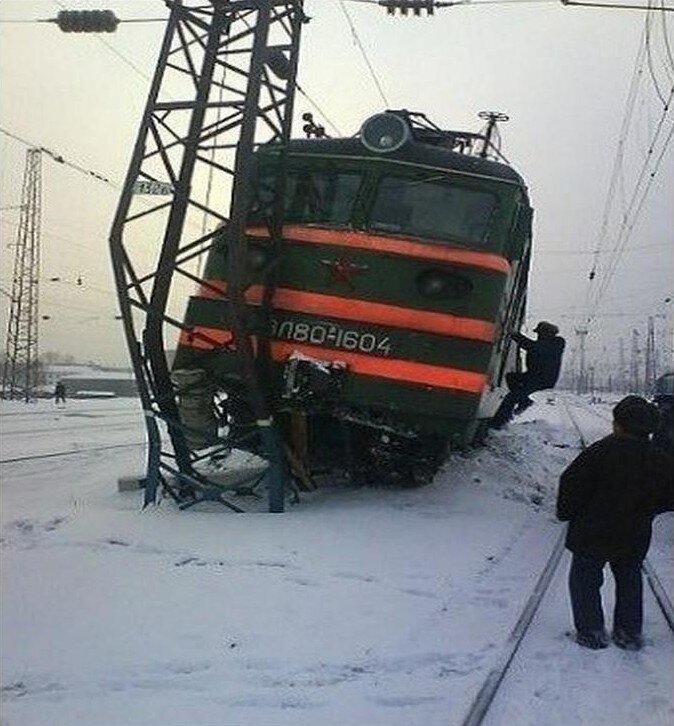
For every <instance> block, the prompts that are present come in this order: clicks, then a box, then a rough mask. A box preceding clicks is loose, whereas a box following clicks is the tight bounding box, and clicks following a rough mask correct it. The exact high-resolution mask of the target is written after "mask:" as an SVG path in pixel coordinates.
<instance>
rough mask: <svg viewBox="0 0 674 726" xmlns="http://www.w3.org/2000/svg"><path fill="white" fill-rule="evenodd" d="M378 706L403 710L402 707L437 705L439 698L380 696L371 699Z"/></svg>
mask: <svg viewBox="0 0 674 726" xmlns="http://www.w3.org/2000/svg"><path fill="white" fill-rule="evenodd" d="M373 700H374V702H375V703H378V704H379V705H380V706H388V707H389V708H403V707H404V706H421V705H422V704H424V703H437V702H438V701H441V700H442V699H441V698H438V697H437V696H391V697H386V696H380V697H378V698H375V699H373Z"/></svg>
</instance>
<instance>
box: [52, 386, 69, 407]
mask: <svg viewBox="0 0 674 726" xmlns="http://www.w3.org/2000/svg"><path fill="white" fill-rule="evenodd" d="M54 403H55V404H56V405H57V406H58V405H59V403H62V404H63V405H64V406H65V403H66V387H65V384H64V383H63V381H59V382H58V383H57V384H56V387H55V388H54Z"/></svg>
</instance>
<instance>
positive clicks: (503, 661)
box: [461, 399, 674, 726]
mask: <svg viewBox="0 0 674 726" xmlns="http://www.w3.org/2000/svg"><path fill="white" fill-rule="evenodd" d="M562 404H563V406H564V410H565V412H566V414H567V417H568V419H569V421H570V422H571V424H572V425H573V428H574V429H575V431H576V434H577V436H578V438H579V440H580V444H581V447H582V448H586V446H587V445H588V440H587V438H586V436H585V435H584V433H583V431H582V429H581V427H580V425H579V423H578V420H577V418H576V417H575V416H574V414H573V412H572V408H571V406H570V405H569V404H568V403H567V402H566V401H564V400H563V399H562ZM581 408H583V409H584V408H585V407H581ZM588 410H591V409H588ZM593 413H596V412H594V411H593ZM597 416H598V417H599V418H602V419H603V420H606V417H604V416H602V415H599V414H597ZM565 534H566V529H563V530H562V531H561V532H560V534H559V536H558V538H557V540H556V542H555V544H554V547H553V549H552V552H551V553H550V556H549V557H548V560H547V562H546V563H545V565H544V567H543V570H542V572H541V574H540V576H539V578H538V580H537V581H536V584H535V585H534V588H533V590H532V592H531V594H530V595H529V598H528V599H527V601H526V604H525V605H524V608H523V609H522V611H521V614H520V616H519V618H518V620H517V622H516V624H515V627H514V628H513V629H512V631H511V632H510V634H509V636H508V638H507V640H506V642H505V644H504V647H503V650H502V652H501V654H500V656H499V658H498V659H497V661H496V663H495V664H494V666H493V668H492V669H491V670H490V671H489V673H488V674H487V677H486V679H485V680H484V682H483V684H482V687H481V688H480V690H479V691H478V692H477V695H476V696H475V698H474V699H473V701H472V703H471V705H470V707H469V709H468V712H467V713H466V716H465V717H464V719H463V721H462V722H461V723H462V726H480V724H482V723H483V722H484V720H485V718H486V717H487V715H488V713H489V710H490V707H491V706H492V704H493V702H494V699H495V697H496V695H497V693H498V692H499V689H500V688H501V686H502V684H503V682H504V680H505V678H506V676H507V675H508V671H509V669H510V666H511V665H512V663H513V660H514V659H515V655H516V653H517V651H518V650H519V648H520V646H521V644H522V642H523V641H524V639H525V637H526V635H527V632H528V630H529V626H530V625H531V622H532V620H533V619H534V616H535V615H536V612H537V611H538V609H539V607H540V604H541V602H542V601H543V598H544V596H545V594H546V593H547V591H548V589H549V586H550V583H551V582H552V580H553V578H554V575H555V573H556V571H557V568H558V567H559V563H560V562H561V559H562V554H563V552H564V539H565ZM643 570H644V574H645V577H646V582H647V583H648V586H649V588H650V590H651V592H652V593H653V595H654V596H655V599H656V601H657V604H658V607H659V609H660V611H661V612H662V614H663V616H664V618H665V620H666V622H667V625H668V627H669V630H670V631H671V633H672V635H674V605H672V602H671V600H670V598H669V596H668V595H667V592H666V591H665V588H664V587H663V585H662V583H661V582H660V579H659V577H658V575H657V573H656V571H655V569H654V568H653V566H652V564H651V563H650V562H649V561H648V560H645V561H644V564H643Z"/></svg>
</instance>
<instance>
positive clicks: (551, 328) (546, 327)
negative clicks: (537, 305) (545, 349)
mask: <svg viewBox="0 0 674 726" xmlns="http://www.w3.org/2000/svg"><path fill="white" fill-rule="evenodd" d="M534 333H540V334H541V335H549V336H550V337H553V336H555V335H557V333H559V328H558V327H557V326H556V325H553V323H549V322H548V321H547V320H541V322H540V323H538V325H537V326H536V327H535V328H534Z"/></svg>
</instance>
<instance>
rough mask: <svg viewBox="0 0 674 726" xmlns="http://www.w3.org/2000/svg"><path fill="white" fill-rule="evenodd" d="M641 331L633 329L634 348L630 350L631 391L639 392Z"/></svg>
mask: <svg viewBox="0 0 674 726" xmlns="http://www.w3.org/2000/svg"><path fill="white" fill-rule="evenodd" d="M639 352H640V351H639V331H638V330H636V329H634V330H632V349H631V351H630V391H632V393H639V386H640V384H641V380H640V378H639Z"/></svg>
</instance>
